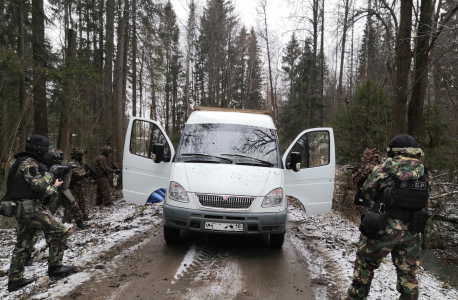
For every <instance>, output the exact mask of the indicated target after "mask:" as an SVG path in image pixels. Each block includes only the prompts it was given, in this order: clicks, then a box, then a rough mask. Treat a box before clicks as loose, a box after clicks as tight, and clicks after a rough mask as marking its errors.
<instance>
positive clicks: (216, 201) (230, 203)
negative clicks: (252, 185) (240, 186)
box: [197, 195, 255, 209]
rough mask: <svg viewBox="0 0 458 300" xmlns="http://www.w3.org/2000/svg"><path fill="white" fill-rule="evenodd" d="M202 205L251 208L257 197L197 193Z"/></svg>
mask: <svg viewBox="0 0 458 300" xmlns="http://www.w3.org/2000/svg"><path fill="white" fill-rule="evenodd" d="M197 198H198V199H199V203H200V205H202V206H203V207H208V208H223V209H249V208H250V207H251V204H253V201H254V199H255V198H249V197H233V196H219V195H197Z"/></svg>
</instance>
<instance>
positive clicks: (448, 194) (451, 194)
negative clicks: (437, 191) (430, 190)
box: [430, 191, 458, 200]
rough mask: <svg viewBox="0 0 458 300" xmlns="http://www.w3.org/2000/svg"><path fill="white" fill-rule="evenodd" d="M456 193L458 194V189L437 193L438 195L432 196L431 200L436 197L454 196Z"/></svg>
mask: <svg viewBox="0 0 458 300" xmlns="http://www.w3.org/2000/svg"><path fill="white" fill-rule="evenodd" d="M455 194H458V191H453V192H449V193H445V194H441V195H437V196H434V197H431V198H430V199H431V200H435V199H437V198H439V197H447V196H453V195H455Z"/></svg>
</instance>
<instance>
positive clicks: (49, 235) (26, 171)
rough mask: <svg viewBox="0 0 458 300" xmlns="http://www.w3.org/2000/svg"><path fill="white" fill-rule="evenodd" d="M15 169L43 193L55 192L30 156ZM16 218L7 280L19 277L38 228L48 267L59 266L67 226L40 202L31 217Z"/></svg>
mask: <svg viewBox="0 0 458 300" xmlns="http://www.w3.org/2000/svg"><path fill="white" fill-rule="evenodd" d="M17 172H18V174H21V175H23V176H24V179H25V180H26V181H27V183H28V184H29V185H30V187H31V188H32V189H33V190H35V191H37V192H41V193H43V195H44V197H46V196H52V195H54V194H55V193H56V192H57V189H56V187H55V186H54V185H51V182H52V180H53V177H52V176H51V174H50V173H48V172H46V171H45V172H44V175H42V174H41V173H40V172H39V167H38V163H37V162H36V161H35V160H34V159H32V158H28V159H26V160H24V161H23V162H21V163H20V164H19V167H18V171H17ZM17 221H18V225H17V229H16V234H17V241H16V245H15V247H14V250H13V256H12V257H11V266H10V272H9V275H8V276H9V280H10V281H12V280H13V281H14V280H19V279H22V277H23V273H24V262H25V259H26V258H27V257H28V256H29V254H30V253H31V252H32V251H33V245H34V244H35V242H36V239H37V231H38V230H41V231H43V233H44V234H45V237H46V242H47V243H48V245H49V257H48V268H52V267H58V266H61V265H62V258H63V256H64V247H65V245H66V244H67V236H68V234H69V231H68V229H67V228H66V227H65V226H64V225H63V224H62V223H60V222H59V221H58V220H57V219H56V218H54V217H53V216H52V214H51V213H50V212H49V211H48V210H47V209H44V208H43V206H42V205H40V206H39V207H38V208H37V209H36V216H35V217H34V218H33V219H31V220H25V219H22V218H17Z"/></svg>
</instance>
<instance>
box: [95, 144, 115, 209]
mask: <svg viewBox="0 0 458 300" xmlns="http://www.w3.org/2000/svg"><path fill="white" fill-rule="evenodd" d="M110 155H111V148H110V147H109V146H103V147H102V149H101V154H100V155H99V156H97V158H96V160H95V172H96V173H97V174H99V178H98V179H97V200H96V204H97V205H107V206H108V205H110V204H111V203H112V200H111V196H112V194H113V192H112V190H111V187H110V184H109V183H108V174H110V173H115V174H119V172H120V171H119V170H114V169H113V168H112V166H111V161H110Z"/></svg>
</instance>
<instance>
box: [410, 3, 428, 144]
mask: <svg viewBox="0 0 458 300" xmlns="http://www.w3.org/2000/svg"><path fill="white" fill-rule="evenodd" d="M420 9H421V10H420V23H419V26H418V41H417V51H416V54H415V55H416V58H415V72H414V78H413V87H412V97H411V99H410V102H409V110H408V113H407V114H408V119H407V120H408V123H407V133H408V134H410V135H411V136H414V137H416V138H417V140H418V139H419V137H420V134H421V131H422V130H421V128H422V127H423V122H422V119H423V106H424V103H425V94H426V88H427V83H428V61H429V59H428V58H429V42H430V36H431V35H430V34H429V33H430V32H431V27H432V25H433V24H432V23H433V19H432V15H433V11H434V7H433V1H432V0H422V1H421V8H420Z"/></svg>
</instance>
